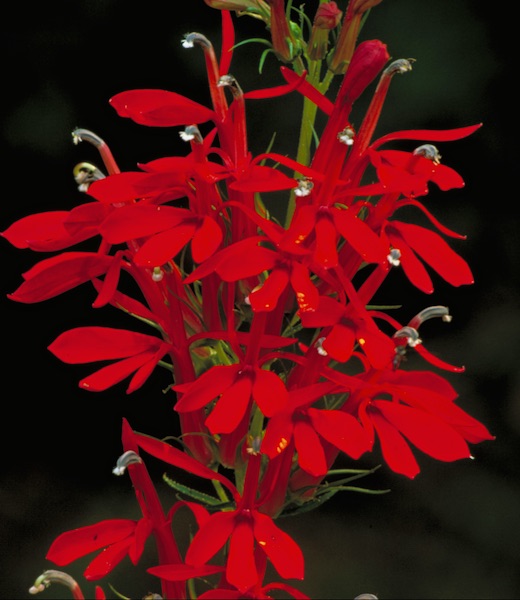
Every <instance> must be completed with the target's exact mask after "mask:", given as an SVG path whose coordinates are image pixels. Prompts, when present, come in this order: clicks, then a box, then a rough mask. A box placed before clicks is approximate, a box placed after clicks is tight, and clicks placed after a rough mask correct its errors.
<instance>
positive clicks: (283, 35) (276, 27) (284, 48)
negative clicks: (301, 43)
mask: <svg viewBox="0 0 520 600" xmlns="http://www.w3.org/2000/svg"><path fill="white" fill-rule="evenodd" d="M268 4H269V5H270V6H271V19H270V23H269V29H270V30H271V42H272V44H273V50H274V53H275V54H276V56H277V57H278V59H279V60H281V61H282V62H291V61H292V60H293V59H294V58H295V56H296V55H297V54H298V45H297V42H296V39H295V37H294V35H293V33H292V30H291V23H290V22H289V20H288V18H287V15H286V14H285V6H284V0H268Z"/></svg>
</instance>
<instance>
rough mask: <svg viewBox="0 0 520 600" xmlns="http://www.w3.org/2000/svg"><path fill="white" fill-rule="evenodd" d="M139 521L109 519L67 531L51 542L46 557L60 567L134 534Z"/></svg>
mask: <svg viewBox="0 0 520 600" xmlns="http://www.w3.org/2000/svg"><path fill="white" fill-rule="evenodd" d="M136 525H137V523H136V521H132V520H130V519H108V520H106V521H100V522H99V523H96V524H94V525H88V526H86V527H80V528H79V529H73V530H71V531H66V532H65V533H62V534H61V535H59V536H58V537H57V538H56V539H55V540H54V542H53V543H52V544H51V547H50V548H49V551H48V552H47V555H46V558H47V559H48V560H51V561H52V562H53V563H54V564H56V565H59V566H60V567H62V566H64V565H68V564H69V563H71V562H73V561H74V560H76V559H78V558H81V557H82V556H86V555H87V554H90V553H91V552H95V551H96V550H99V549H101V548H105V547H106V546H109V545H111V544H114V543H116V542H119V541H122V540H126V539H127V538H130V536H132V535H133V533H134V531H135V527H136Z"/></svg>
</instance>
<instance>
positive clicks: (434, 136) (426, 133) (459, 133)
mask: <svg viewBox="0 0 520 600" xmlns="http://www.w3.org/2000/svg"><path fill="white" fill-rule="evenodd" d="M480 127H482V123H478V124H477V125H469V126H468V127H459V128H457V129H409V130H404V131H395V132H394V133H389V134H387V135H385V136H383V137H381V138H379V139H378V140H376V141H375V142H374V143H373V144H372V145H371V148H378V147H379V146H381V145H382V144H385V143H386V142H390V141H392V140H421V141H427V142H451V141H454V140H460V139H462V138H465V137H468V135H471V134H472V133H474V132H475V131H477V129H479V128H480Z"/></svg>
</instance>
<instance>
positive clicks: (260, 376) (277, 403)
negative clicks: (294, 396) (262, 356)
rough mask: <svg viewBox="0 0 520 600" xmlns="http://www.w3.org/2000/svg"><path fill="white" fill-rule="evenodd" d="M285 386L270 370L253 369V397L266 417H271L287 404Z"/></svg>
mask: <svg viewBox="0 0 520 600" xmlns="http://www.w3.org/2000/svg"><path fill="white" fill-rule="evenodd" d="M287 396H288V394H287V388H286V387H285V384H284V382H283V381H282V380H281V379H280V377H278V375H277V374H276V373H273V372H272V371H266V370H265V369H255V380H254V384H253V398H254V400H255V402H256V403H257V404H258V406H259V408H260V410H261V411H262V413H263V414H264V415H265V416H266V417H271V416H272V415H273V414H274V413H276V412H278V411H279V410H281V409H282V408H283V407H284V406H285V405H286V404H287Z"/></svg>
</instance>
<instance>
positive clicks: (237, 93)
mask: <svg viewBox="0 0 520 600" xmlns="http://www.w3.org/2000/svg"><path fill="white" fill-rule="evenodd" d="M217 86H218V87H228V88H229V89H230V90H231V93H232V94H233V98H240V97H242V96H243V95H244V92H243V91H242V88H241V87H240V85H239V84H238V81H237V80H236V79H235V77H233V75H229V74H228V75H222V77H220V78H219V80H218V83H217Z"/></svg>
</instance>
